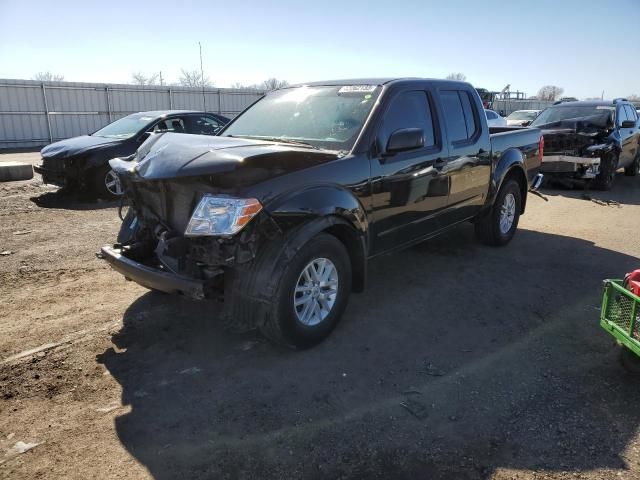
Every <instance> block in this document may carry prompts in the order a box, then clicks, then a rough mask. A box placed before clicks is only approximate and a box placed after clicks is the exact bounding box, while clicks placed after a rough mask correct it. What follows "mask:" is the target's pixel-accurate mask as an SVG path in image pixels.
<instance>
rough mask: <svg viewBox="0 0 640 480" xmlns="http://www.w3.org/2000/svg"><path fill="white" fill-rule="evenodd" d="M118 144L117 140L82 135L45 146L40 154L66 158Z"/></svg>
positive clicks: (118, 140)
mask: <svg viewBox="0 0 640 480" xmlns="http://www.w3.org/2000/svg"><path fill="white" fill-rule="evenodd" d="M120 142H122V140H121V139H117V138H105V137H93V136H91V135H83V136H81V137H73V138H67V139H66V140H61V141H59V142H55V143H52V144H51V145H47V146H46V147H44V148H43V149H42V150H40V154H41V155H42V156H43V157H47V158H48V157H57V158H68V157H73V156H74V155H78V154H81V153H86V152H88V151H89V150H93V149H96V148H100V147H104V146H107V145H114V144H117V143H120Z"/></svg>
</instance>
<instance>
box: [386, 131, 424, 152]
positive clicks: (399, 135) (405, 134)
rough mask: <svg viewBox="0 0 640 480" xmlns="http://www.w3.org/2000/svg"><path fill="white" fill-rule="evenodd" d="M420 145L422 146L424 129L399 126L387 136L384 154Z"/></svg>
mask: <svg viewBox="0 0 640 480" xmlns="http://www.w3.org/2000/svg"><path fill="white" fill-rule="evenodd" d="M422 147H424V130H422V129H421V128H401V129H400V130H396V131H395V132H393V133H392V134H391V136H390V137H389V141H388V142H387V148H386V149H385V154H387V155H393V154H395V153H398V152H404V151H407V150H414V149H416V148H422Z"/></svg>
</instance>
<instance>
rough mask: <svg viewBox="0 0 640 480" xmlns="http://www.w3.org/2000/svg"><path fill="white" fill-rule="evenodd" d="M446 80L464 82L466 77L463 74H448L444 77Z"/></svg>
mask: <svg viewBox="0 0 640 480" xmlns="http://www.w3.org/2000/svg"><path fill="white" fill-rule="evenodd" d="M446 79H447V80H458V81H459V82H464V81H465V80H466V79H467V76H466V75H465V74H464V73H460V72H457V73H450V74H449V75H447V76H446Z"/></svg>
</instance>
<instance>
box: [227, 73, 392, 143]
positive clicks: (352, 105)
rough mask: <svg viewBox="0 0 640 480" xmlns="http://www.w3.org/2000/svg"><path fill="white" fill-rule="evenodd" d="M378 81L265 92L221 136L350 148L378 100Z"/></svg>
mask: <svg viewBox="0 0 640 480" xmlns="http://www.w3.org/2000/svg"><path fill="white" fill-rule="evenodd" d="M379 93H380V88H379V87H377V86H375V85H348V86H319V87H315V86H313V87H311V86H310V87H306V86H305V87H295V88H286V89H282V90H277V91H275V92H272V93H270V94H268V95H266V96H265V98H263V99H262V100H260V101H259V102H257V103H256V104H255V105H253V106H252V107H251V108H250V109H249V110H247V111H246V112H245V113H243V114H242V115H241V116H240V117H238V118H237V119H236V120H235V121H234V122H233V123H232V124H231V125H229V127H227V129H226V130H225V131H224V132H222V134H221V135H222V136H234V137H252V138H264V139H268V140H274V139H278V140H281V141H283V142H286V141H287V140H293V141H298V142H305V143H308V144H310V145H312V146H314V147H319V148H326V149H331V150H350V149H351V148H352V147H353V144H354V143H355V141H356V139H357V138H358V134H359V133H360V131H361V130H362V127H363V125H364V123H365V121H366V119H367V117H368V115H369V112H370V111H371V108H372V106H373V104H374V103H375V101H376V99H377V98H378V95H379Z"/></svg>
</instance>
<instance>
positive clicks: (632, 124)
mask: <svg viewBox="0 0 640 480" xmlns="http://www.w3.org/2000/svg"><path fill="white" fill-rule="evenodd" d="M635 126H636V122H634V121H633V120H625V121H624V122H622V125H620V128H633V127H635Z"/></svg>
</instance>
